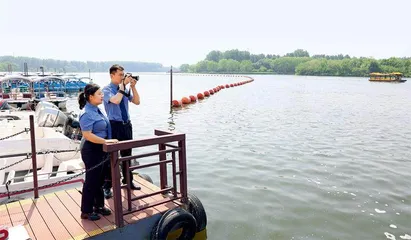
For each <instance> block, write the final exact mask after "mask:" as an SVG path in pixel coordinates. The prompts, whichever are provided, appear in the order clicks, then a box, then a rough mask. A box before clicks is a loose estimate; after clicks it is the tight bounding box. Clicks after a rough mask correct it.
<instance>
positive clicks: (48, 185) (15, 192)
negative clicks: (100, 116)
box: [0, 158, 110, 198]
mask: <svg viewBox="0 0 411 240" xmlns="http://www.w3.org/2000/svg"><path fill="white" fill-rule="evenodd" d="M109 160H110V158H106V159H105V160H104V161H102V162H100V163H99V164H97V165H95V166H93V167H91V168H89V169H87V170H86V171H82V172H81V173H78V174H75V175H73V176H71V177H68V178H65V179H62V180H60V181H57V182H54V183H49V184H46V185H43V186H41V187H38V188H37V189H38V190H41V189H44V188H48V187H52V186H54V185H58V184H60V183H63V182H67V181H70V180H71V179H74V178H76V177H79V176H81V175H83V174H85V173H86V172H89V171H92V170H94V169H96V168H98V167H100V166H101V165H103V164H104V163H106V162H107V161H109ZM7 189H8V188H7ZM28 191H34V188H27V189H22V190H16V191H11V192H10V191H7V192H0V195H3V194H7V195H8V196H9V198H10V195H11V194H19V193H23V192H28Z"/></svg>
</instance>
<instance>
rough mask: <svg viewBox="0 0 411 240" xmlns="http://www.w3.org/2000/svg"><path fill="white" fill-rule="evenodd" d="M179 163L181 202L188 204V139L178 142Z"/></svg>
mask: <svg viewBox="0 0 411 240" xmlns="http://www.w3.org/2000/svg"><path fill="white" fill-rule="evenodd" d="M178 147H179V148H180V151H178V161H179V162H178V163H179V168H180V192H181V196H182V199H181V202H183V203H188V199H187V165H186V137H185V135H184V139H183V140H180V141H178Z"/></svg>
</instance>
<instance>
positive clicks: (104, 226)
mask: <svg viewBox="0 0 411 240" xmlns="http://www.w3.org/2000/svg"><path fill="white" fill-rule="evenodd" d="M66 192H67V194H68V195H69V196H70V197H71V198H72V199H73V200H74V202H75V203H76V204H77V207H78V208H79V209H80V207H81V194H80V193H79V192H78V191H77V190H75V189H70V190H66ZM100 216H101V218H100V219H99V220H97V221H94V222H95V223H96V224H97V226H99V228H100V229H101V230H103V231H104V232H107V231H110V230H113V229H114V228H115V225H114V224H112V222H110V221H109V220H107V218H106V217H105V216H102V215H101V214H100ZM110 216H111V217H112V216H113V214H111V215H110Z"/></svg>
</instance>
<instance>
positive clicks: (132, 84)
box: [130, 78, 137, 87]
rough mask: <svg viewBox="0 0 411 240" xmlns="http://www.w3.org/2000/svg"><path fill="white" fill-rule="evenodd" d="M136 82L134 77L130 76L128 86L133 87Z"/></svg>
mask: <svg viewBox="0 0 411 240" xmlns="http://www.w3.org/2000/svg"><path fill="white" fill-rule="evenodd" d="M136 83H137V81H136V80H135V79H134V78H132V79H131V81H130V87H135V86H136Z"/></svg>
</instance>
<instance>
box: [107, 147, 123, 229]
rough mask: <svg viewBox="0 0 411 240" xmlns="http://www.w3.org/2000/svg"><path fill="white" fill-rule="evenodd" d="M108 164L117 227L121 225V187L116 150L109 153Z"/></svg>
mask: <svg viewBox="0 0 411 240" xmlns="http://www.w3.org/2000/svg"><path fill="white" fill-rule="evenodd" d="M110 165H111V182H112V185H113V198H114V219H115V222H116V225H117V227H120V228H121V227H123V226H124V221H123V205H122V201H121V187H120V171H119V161H118V151H114V152H111V153H110Z"/></svg>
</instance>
